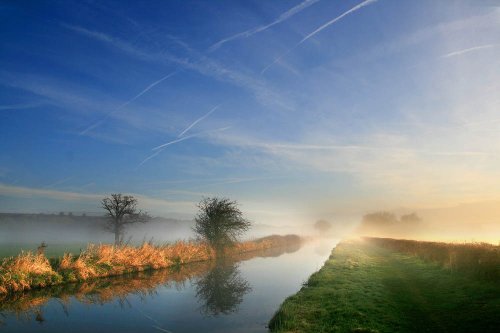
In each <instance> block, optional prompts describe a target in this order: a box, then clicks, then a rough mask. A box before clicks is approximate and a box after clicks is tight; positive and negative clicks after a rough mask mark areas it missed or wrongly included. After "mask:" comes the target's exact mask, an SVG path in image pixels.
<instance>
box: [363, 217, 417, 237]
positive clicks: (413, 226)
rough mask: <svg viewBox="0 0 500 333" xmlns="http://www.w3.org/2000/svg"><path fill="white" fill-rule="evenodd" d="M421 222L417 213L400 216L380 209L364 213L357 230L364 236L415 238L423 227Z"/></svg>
mask: <svg viewBox="0 0 500 333" xmlns="http://www.w3.org/2000/svg"><path fill="white" fill-rule="evenodd" d="M421 222H422V219H421V218H420V216H418V215H417V214H416V213H411V214H404V215H401V216H400V217H398V216H397V215H396V214H394V213H391V212H385V211H380V212H374V213H369V214H366V215H364V216H363V219H362V220H361V224H360V225H359V227H358V230H357V232H358V234H360V235H364V236H376V237H387V236H389V237H398V238H399V237H410V236H411V238H413V237H415V236H416V234H418V232H419V231H420V230H421V229H422V223H421Z"/></svg>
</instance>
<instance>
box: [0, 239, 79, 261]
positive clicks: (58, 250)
mask: <svg viewBox="0 0 500 333" xmlns="http://www.w3.org/2000/svg"><path fill="white" fill-rule="evenodd" d="M38 246H40V243H23V244H19V243H16V244H0V258H6V257H12V256H16V255H18V254H19V253H20V252H21V251H25V252H26V251H31V252H36V251H37V248H38ZM86 248H87V243H71V244H69V243H66V244H65V243H60V244H52V243H49V244H48V246H47V248H46V249H45V255H46V256H47V257H48V258H54V257H62V256H63V255H64V253H76V254H78V253H80V250H85V249H86Z"/></svg>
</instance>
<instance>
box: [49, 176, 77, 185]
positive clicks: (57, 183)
mask: <svg viewBox="0 0 500 333" xmlns="http://www.w3.org/2000/svg"><path fill="white" fill-rule="evenodd" d="M71 179H73V177H66V178H62V179H59V180H57V181H55V182H53V183H51V184H49V185H46V186H44V188H51V187H54V186H57V185H61V184H64V183H67V182H68V181H70V180H71Z"/></svg>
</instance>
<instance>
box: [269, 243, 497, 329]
mask: <svg viewBox="0 0 500 333" xmlns="http://www.w3.org/2000/svg"><path fill="white" fill-rule="evenodd" d="M269 326H270V329H271V331H274V332H498V328H499V327H500V282H499V281H498V280H485V279H479V278H474V277H473V276H472V275H468V274H462V272H456V271H453V270H450V269H447V268H445V267H443V266H441V265H440V264H439V263H434V262H431V261H424V260H423V259H421V258H419V257H417V256H414V255H410V254H407V253H402V252H399V251H396V250H394V249H389V248H386V247H382V246H380V245H376V243H375V242H370V241H352V242H343V243H341V244H340V245H338V246H337V247H336V248H335V249H334V250H333V252H332V255H331V256H330V259H329V260H328V261H327V262H326V263H325V265H324V266H323V268H321V270H319V271H318V272H316V273H314V274H313V275H312V276H311V277H310V278H309V280H308V281H307V282H306V283H304V286H303V288H302V289H301V290H300V291H299V292H298V293H297V294H295V295H293V296H291V297H289V298H288V299H287V300H285V302H284V303H283V304H282V306H281V307H280V309H279V310H278V312H277V313H276V314H275V316H274V317H273V318H272V320H271V322H270V323H269Z"/></svg>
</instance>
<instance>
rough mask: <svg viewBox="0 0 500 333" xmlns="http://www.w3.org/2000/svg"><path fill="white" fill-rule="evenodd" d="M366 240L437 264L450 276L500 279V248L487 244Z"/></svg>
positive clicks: (383, 239)
mask: <svg viewBox="0 0 500 333" xmlns="http://www.w3.org/2000/svg"><path fill="white" fill-rule="evenodd" d="M365 240H367V241H369V242H370V243H373V244H376V245H378V246H381V247H384V248H388V249H391V250H395V251H399V252H402V253H405V254H409V255H412V256H416V257H419V258H421V259H423V260H426V261H432V262H435V263H437V264H439V265H441V266H442V267H443V268H445V269H448V270H450V271H451V272H461V273H465V274H470V275H472V276H474V277H478V278H484V279H489V280H497V281H498V280H499V279H500V246H495V245H491V244H487V243H463V244H455V243H441V242H421V241H414V240H402V239H392V238H372V237H366V238H365Z"/></svg>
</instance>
